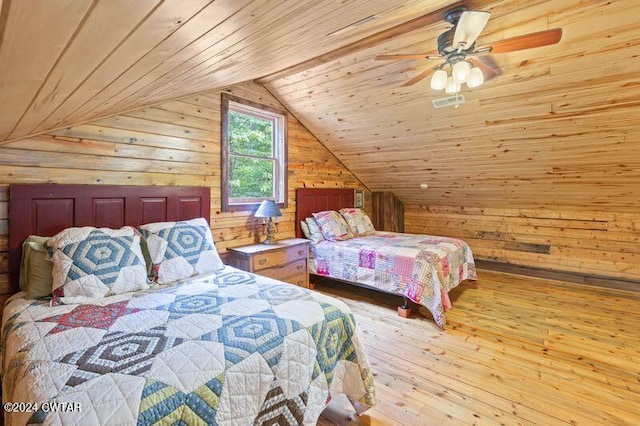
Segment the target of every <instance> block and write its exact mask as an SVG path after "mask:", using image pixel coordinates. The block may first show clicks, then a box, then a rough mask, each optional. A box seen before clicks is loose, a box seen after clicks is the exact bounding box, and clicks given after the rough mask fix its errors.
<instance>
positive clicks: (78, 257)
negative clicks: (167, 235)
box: [45, 226, 148, 303]
mask: <svg viewBox="0 0 640 426" xmlns="http://www.w3.org/2000/svg"><path fill="white" fill-rule="evenodd" d="M45 246H46V248H47V251H48V252H49V256H50V257H51V260H52V261H53V296H54V302H55V303H79V302H83V301H85V300H87V299H92V298H101V297H105V296H110V295H113V294H120V293H126V292H130V291H136V290H142V289H146V288H148V285H147V270H146V267H145V262H144V258H143V256H142V251H141V249H140V236H139V235H138V234H137V233H136V231H135V229H134V228H131V227H124V228H121V229H118V230H114V229H109V228H93V227H90V226H86V227H82V228H69V229H65V230H64V231H62V232H60V233H58V234H57V235H55V236H54V237H51V238H50V239H49V240H47V242H46V243H45Z"/></svg>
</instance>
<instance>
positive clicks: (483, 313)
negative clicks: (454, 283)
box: [316, 270, 640, 425]
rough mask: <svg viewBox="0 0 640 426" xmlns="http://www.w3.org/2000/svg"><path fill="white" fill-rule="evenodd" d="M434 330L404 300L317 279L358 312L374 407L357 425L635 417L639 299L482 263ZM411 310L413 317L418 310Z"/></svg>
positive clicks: (624, 420)
mask: <svg viewBox="0 0 640 426" xmlns="http://www.w3.org/2000/svg"><path fill="white" fill-rule="evenodd" d="M478 275H479V279H478V281H476V282H465V283H463V284H461V285H460V286H459V287H457V288H455V289H453V290H452V291H451V292H450V296H451V299H452V301H453V309H451V310H450V311H448V312H447V319H448V325H447V327H446V329H445V330H441V329H439V328H438V327H437V326H436V325H435V323H434V322H433V319H432V318H431V316H430V314H429V312H428V311H427V310H426V309H424V308H421V307H420V308H419V309H414V314H413V315H412V317H411V318H409V319H404V318H400V317H398V316H397V314H396V312H395V306H397V305H398V303H399V301H400V298H398V297H392V296H388V295H383V294H381V293H376V292H373V291H370V290H366V289H362V288H357V287H354V286H350V285H347V284H343V283H337V282H333V281H329V280H321V281H320V282H319V283H317V284H316V289H317V290H319V291H321V292H324V293H326V294H329V295H332V296H335V297H338V298H340V299H341V300H343V301H344V302H345V303H347V304H348V305H349V306H350V307H351V309H352V310H353V312H354V315H355V318H356V321H357V323H358V328H359V329H360V334H361V339H362V344H363V346H364V348H365V351H366V352H367V355H368V356H369V361H370V362H371V368H372V372H373V374H374V377H375V382H376V393H377V399H378V405H376V406H375V407H372V408H371V409H369V410H368V411H367V412H365V413H364V414H363V415H361V416H360V417H359V418H358V419H357V421H359V422H360V423H354V422H353V421H349V422H346V423H343V422H340V421H330V420H327V419H323V420H322V421H321V422H320V423H319V424H321V425H332V424H367V425H373V424H402V425H443V424H447V425H449V424H544V425H555V424H558V425H563V424H587V425H591V424H594V425H596V424H598V425H599V424H612V425H628V424H640V339H639V337H640V315H639V313H640V294H638V293H633V292H628V291H621V290H614V289H608V288H603V287H593V286H586V285H580V284H573V283H566V282H560V281H553V280H549V279H541V278H531V277H524V276H519V275H513V274H508V273H503V272H496V271H488V270H479V271H478ZM416 311H417V313H416Z"/></svg>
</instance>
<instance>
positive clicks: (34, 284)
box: [20, 235, 53, 299]
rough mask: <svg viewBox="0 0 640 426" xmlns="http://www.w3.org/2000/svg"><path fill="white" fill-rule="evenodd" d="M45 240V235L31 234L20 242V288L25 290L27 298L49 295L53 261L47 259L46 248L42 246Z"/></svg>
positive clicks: (51, 287) (51, 284)
mask: <svg viewBox="0 0 640 426" xmlns="http://www.w3.org/2000/svg"><path fill="white" fill-rule="evenodd" d="M47 240H48V238H47V237H39V236H36V235H31V236H29V237H28V238H27V239H26V240H25V242H24V243H23V244H22V264H21V265H20V289H22V290H25V291H26V292H27V299H37V298H40V297H47V296H51V291H52V289H53V262H51V261H49V260H47V250H46V249H45V247H44V242H45V241H47Z"/></svg>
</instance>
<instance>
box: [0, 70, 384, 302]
mask: <svg viewBox="0 0 640 426" xmlns="http://www.w3.org/2000/svg"><path fill="white" fill-rule="evenodd" d="M227 90H228V91H229V92H230V93H233V94H234V95H236V96H240V97H243V98H246V99H249V100H252V101H255V102H260V103H264V104H267V105H272V106H277V107H279V108H282V105H280V104H279V102H278V101H277V100H276V99H275V98H273V96H272V95H271V94H269V92H268V91H266V90H265V89H264V88H263V87H262V86H260V85H257V84H254V83H246V84H243V85H238V86H233V87H231V88H229V89H227ZM221 93H222V91H220V90H214V91H209V92H205V93H201V94H197V95H193V96H190V97H187V98H184V99H180V100H177V101H171V102H168V103H167V104H166V105H165V104H160V105H156V106H154V107H145V108H144V109H140V110H137V111H135V112H131V113H127V114H123V115H120V116H114V117H110V118H107V119H103V120H98V121H96V122H92V123H88V124H83V125H79V126H77V127H70V128H67V129H62V130H59V131H56V132H53V133H50V134H45V135H40V136H33V137H30V138H26V139H22V140H18V141H13V142H10V143H8V144H5V145H2V146H0V175H1V176H3V177H4V179H3V180H2V181H0V294H3V293H6V292H7V289H8V276H7V273H8V265H7V263H6V261H4V258H5V256H6V251H7V250H8V247H7V241H8V226H9V224H8V214H7V212H8V209H9V208H10V206H9V203H8V191H9V190H8V188H9V187H8V185H9V184H12V183H47V182H51V183H60V184H63V183H64V184H96V185H100V184H105V185H120V184H122V185H135V184H140V185H196V186H209V187H210V188H211V230H212V233H213V236H214V239H215V241H216V247H217V248H218V250H219V251H220V252H222V253H224V252H225V251H226V249H227V247H232V246H238V245H244V244H254V243H256V242H257V241H258V240H259V239H263V238H264V237H263V236H262V235H261V225H260V223H261V222H259V221H258V220H256V219H254V218H253V217H252V213H251V212H231V213H222V212H221V211H220V210H221V200H220V95H221ZM288 130H289V132H288V153H289V158H288V163H289V174H288V197H287V198H288V208H286V209H284V210H283V217H281V218H280V220H279V225H278V230H279V232H278V234H277V238H289V237H294V236H295V226H296V225H295V223H294V221H295V190H296V188H299V187H332V188H364V187H363V185H362V183H361V182H360V181H358V179H357V178H356V177H355V176H353V174H352V173H351V172H350V171H349V170H347V169H346V168H345V167H344V166H343V165H342V164H341V163H340V161H338V160H337V159H336V157H335V156H333V155H332V154H331V153H330V152H329V151H328V150H327V149H326V148H325V147H324V146H323V145H322V144H320V143H319V142H318V140H317V139H316V138H315V136H314V135H312V134H311V133H310V132H309V131H308V130H307V129H306V128H305V127H304V126H303V125H301V124H300V122H299V121H298V120H296V118H295V117H294V116H293V115H291V114H290V115H289V119H288ZM370 208H371V193H370V192H368V191H365V209H366V210H368V211H369V212H370Z"/></svg>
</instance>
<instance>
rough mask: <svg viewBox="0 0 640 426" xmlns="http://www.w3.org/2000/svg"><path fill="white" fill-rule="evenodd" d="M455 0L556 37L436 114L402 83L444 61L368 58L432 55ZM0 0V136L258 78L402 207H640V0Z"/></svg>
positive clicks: (425, 93) (422, 95)
mask: <svg viewBox="0 0 640 426" xmlns="http://www.w3.org/2000/svg"><path fill="white" fill-rule="evenodd" d="M460 3H463V4H465V5H467V6H469V7H470V8H472V9H482V10H489V11H491V12H492V17H491V20H490V21H489V24H488V26H487V28H486V29H485V31H484V32H483V34H482V36H481V38H480V40H479V41H480V43H481V44H487V43H490V42H492V41H495V40H500V39H502V38H507V37H512V36H515V35H519V34H523V33H529V32H535V31H541V30H546V29H549V28H555V27H561V28H562V29H563V31H564V34H563V38H562V41H561V42H560V43H559V44H558V45H555V46H549V47H544V48H538V49H532V50H525V51H521V52H516V53H508V54H500V55H494V56H493V59H494V60H495V63H496V65H497V66H499V67H500V69H501V70H502V74H501V75H500V76H498V77H497V78H495V79H493V80H491V81H488V82H486V83H485V85H483V86H482V87H480V88H476V89H473V90H471V89H463V91H462V94H463V95H464V96H465V98H466V100H467V103H466V104H465V105H462V106H461V107H460V108H458V109H453V108H443V109H433V107H432V106H431V100H432V99H435V98H439V97H442V96H443V93H441V92H432V91H431V89H430V88H429V81H428V79H426V80H424V81H423V82H421V83H419V84H416V85H414V86H411V87H408V88H402V87H401V84H402V83H403V82H405V81H407V80H408V79H410V78H411V77H413V76H415V75H416V74H418V73H420V72H421V71H423V70H425V69H427V68H428V67H432V66H433V65H434V64H433V63H430V62H428V61H424V60H417V61H398V62H381V61H375V60H374V59H373V58H374V57H375V56H376V55H378V54H384V53H407V52H408V53H416V52H418V53H421V52H430V51H434V50H435V48H436V38H437V36H438V35H439V34H440V33H441V32H443V31H444V30H445V29H447V28H448V24H445V23H443V22H441V21H440V16H441V13H442V10H443V9H446V8H447V7H449V6H453V5H459V4H460ZM0 4H1V7H2V12H1V13H0V37H1V38H0V144H2V143H3V142H2V141H9V140H13V139H17V138H22V137H25V136H28V135H31V134H37V133H43V132H46V131H50V130H53V129H58V128H63V127H67V126H70V125H75V124H80V123H83V122H88V121H92V120H95V119H99V118H103V117H107V116H110V115H114V114H118V113H122V112H125V111H128V110H133V109H136V108H140V107H142V106H144V105H148V104H153V103H157V102H160V101H164V100H168V99H176V98H179V97H182V96H184V95H187V94H191V93H196V92H198V91H202V90H208V89H213V88H218V87H225V86H229V85H232V84H234V83H238V82H242V81H247V80H252V79H257V80H258V81H259V82H262V83H263V84H265V86H266V87H267V88H268V89H269V90H270V91H271V92H272V93H273V94H274V95H275V96H277V97H278V98H279V99H280V100H281V101H282V102H283V103H284V104H285V105H286V106H287V107H288V108H289V109H290V110H291V111H292V112H293V113H294V114H295V115H296V116H297V117H298V118H299V119H300V120H301V121H302V122H303V123H304V124H305V125H306V126H307V127H308V128H309V129H310V130H311V131H312V132H313V133H314V134H315V135H316V136H317V137H318V138H319V139H320V140H321V141H322V142H323V143H324V144H325V145H326V146H327V147H328V148H329V149H330V150H331V151H332V152H333V153H334V154H335V155H336V156H337V157H338V158H339V159H340V160H342V161H343V163H344V164H345V165H346V166H347V167H348V168H350V169H351V170H352V171H353V172H354V173H355V174H356V175H357V176H358V178H360V179H361V181H362V182H363V183H364V184H365V185H366V186H367V187H368V188H369V189H371V190H373V191H378V190H392V191H393V192H394V193H396V195H398V196H399V197H400V199H401V200H402V201H403V202H405V204H422V205H434V204H435V205H454V206H487V207H488V206H491V207H500V206H505V207H506V206H509V207H514V206H517V207H540V206H545V207H549V206H563V207H567V208H578V209H583V208H588V209H610V210H637V208H638V207H639V205H638V204H639V203H638V199H639V198H640V185H638V182H639V179H640V131H639V130H640V128H639V126H640V124H638V120H637V118H636V117H637V116H638V106H639V104H640V101H639V100H638V99H640V65H638V55H640V22H639V21H638V20H637V16H640V3H638V2H636V1H635V0H616V1H613V2H611V1H599V0H563V1H561V2H560V1H555V0H546V1H543V0H537V1H536V0H528V1H522V0H491V1H489V0H487V1H481V0H476V1H473V0H469V1H466V2H457V3H452V2H451V1H450V0H447V1H444V0H438V1H426V0H406V1H393V2H391V1H388V0H324V1H317V0H307V1H305V0H253V1H251V0H216V1H209V0H164V1H162V0H136V1H130V0H108V1H107V0H103V1H98V0H95V1H92V0H55V1H54V0H51V1H42V0H0ZM371 15H379V16H380V18H379V19H376V20H373V21H371V22H368V23H366V24H363V25H361V26H358V27H354V28H351V29H347V30H345V31H342V32H338V33H337V34H335V35H331V36H328V34H331V33H332V32H335V31H338V30H340V29H342V28H344V27H346V26H348V25H349V24H351V23H353V22H357V21H359V20H361V19H363V18H366V17H368V16H371ZM420 17H423V18H422V19H423V20H422V21H420V22H422V23H423V26H422V27H420V28H418V29H415V28H413V27H411V26H406V24H405V26H404V27H403V26H402V24H403V23H406V22H410V21H411V20H414V19H416V18H418V19H420ZM398 25H400V27H398V28H399V30H398V31H396V32H394V33H393V35H392V36H391V35H389V34H388V33H386V34H387V35H385V36H382V37H377V38H376V37H375V36H374V37H372V35H374V34H376V33H380V32H381V31H384V30H389V29H391V28H393V27H396V26H398ZM292 67H293V68H292ZM421 183H426V184H428V185H429V188H428V189H426V190H422V189H420V188H419V186H420V184H421Z"/></svg>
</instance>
